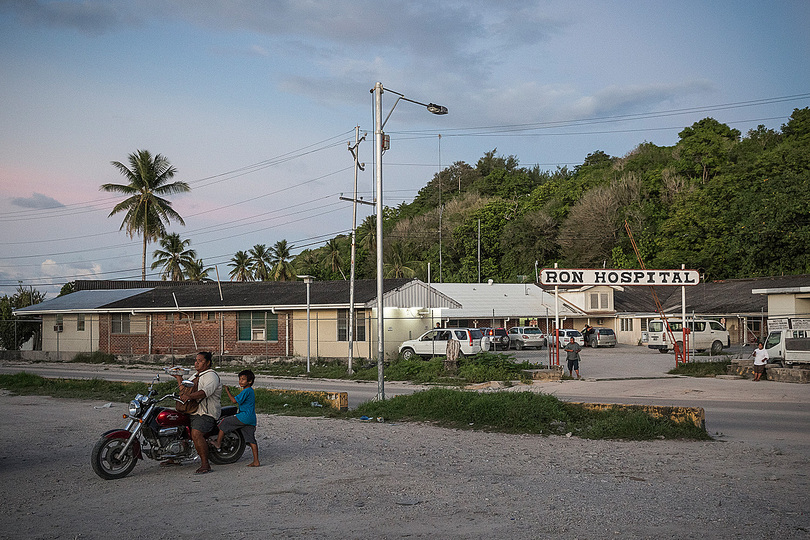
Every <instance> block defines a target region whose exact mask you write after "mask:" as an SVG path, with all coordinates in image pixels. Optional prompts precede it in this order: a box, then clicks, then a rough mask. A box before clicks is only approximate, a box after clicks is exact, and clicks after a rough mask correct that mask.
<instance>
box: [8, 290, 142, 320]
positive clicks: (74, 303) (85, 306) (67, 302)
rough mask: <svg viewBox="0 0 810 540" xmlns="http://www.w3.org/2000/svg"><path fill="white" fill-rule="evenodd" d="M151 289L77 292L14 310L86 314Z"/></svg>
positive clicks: (25, 312) (31, 313)
mask: <svg viewBox="0 0 810 540" xmlns="http://www.w3.org/2000/svg"><path fill="white" fill-rule="evenodd" d="M149 290H150V289H115V290H94V291H76V292H72V293H70V294H66V295H64V296H58V297H56V298H52V299H50V300H45V301H44V302H40V303H39V304H34V305H33V306H27V307H24V308H20V309H17V310H14V312H15V313H22V314H27V315H38V314H42V313H66V312H86V311H93V310H96V309H98V308H99V307H101V306H104V305H106V304H109V303H112V302H118V301H120V300H124V299H125V298H129V297H131V296H136V295H139V294H142V293H144V292H147V291H149Z"/></svg>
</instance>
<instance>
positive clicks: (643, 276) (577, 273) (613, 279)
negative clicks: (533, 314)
mask: <svg viewBox="0 0 810 540" xmlns="http://www.w3.org/2000/svg"><path fill="white" fill-rule="evenodd" d="M540 283H542V284H543V285H562V286H571V285H574V286H579V285H622V286H628V285H629V286H632V285H678V286H683V285H697V284H698V283H700V273H699V272H698V271H697V270H609V269H603V270H586V269H568V268H543V271H542V272H541V273H540Z"/></svg>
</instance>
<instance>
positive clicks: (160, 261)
mask: <svg viewBox="0 0 810 540" xmlns="http://www.w3.org/2000/svg"><path fill="white" fill-rule="evenodd" d="M190 244H191V240H188V239H186V240H183V239H181V238H180V235H179V234H178V233H171V234H166V235H163V236H162V237H161V238H160V246H161V247H162V248H163V249H156V250H155V252H154V253H152V257H153V258H154V259H155V262H153V263H152V267H151V268H152V270H154V269H155V268H157V267H159V266H162V267H163V271H162V272H161V274H160V279H162V280H171V281H183V279H184V278H185V275H184V274H185V271H186V270H187V269H188V266H189V265H190V264H194V262H195V261H194V258H195V257H196V256H197V252H196V251H194V250H193V249H186V248H187V247H188V246H189V245H190Z"/></svg>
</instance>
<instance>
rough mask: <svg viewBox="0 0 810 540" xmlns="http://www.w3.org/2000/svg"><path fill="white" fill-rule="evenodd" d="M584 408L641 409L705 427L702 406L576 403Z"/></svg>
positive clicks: (656, 416)
mask: <svg viewBox="0 0 810 540" xmlns="http://www.w3.org/2000/svg"><path fill="white" fill-rule="evenodd" d="M570 403H571V404H572V405H580V406H582V407H583V408H585V409H588V410H592V411H606V410H612V409H619V410H630V411H642V412H645V413H647V414H649V415H650V416H652V417H654V418H669V419H670V420H672V421H673V422H677V423H679V424H684V423H690V424H694V425H695V426H696V427H699V428H700V429H703V430H705V429H706V412H705V411H704V410H703V407H671V406H663V405H628V404H620V403H581V402H580V403H576V402H570Z"/></svg>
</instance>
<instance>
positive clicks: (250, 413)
mask: <svg viewBox="0 0 810 540" xmlns="http://www.w3.org/2000/svg"><path fill="white" fill-rule="evenodd" d="M255 380H256V375H254V374H253V372H252V371H251V370H249V369H245V370H242V371H240V372H239V387H240V388H241V389H242V390H241V391H240V392H239V394H237V395H236V397H233V395H232V394H231V390H230V389H229V388H228V387H227V386H225V392H227V394H228V398H230V400H231V402H232V403H236V404H237V405H238V406H239V412H238V413H236V415H235V416H227V417H225V418H223V419H222V420H220V422H219V436H218V437H217V439H216V441H212V442H211V446H213V447H214V448H219V447H220V445H221V444H222V438H223V437H225V434H226V433H230V432H231V431H235V430H237V429H241V430H242V436H243V437H244V438H245V442H247V443H248V445H250V450H251V451H252V452H253V462H252V463H250V464H249V465H248V467H258V466H259V465H260V464H259V445H258V443H256V394H255V392H254V391H253V382H254V381H255Z"/></svg>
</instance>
